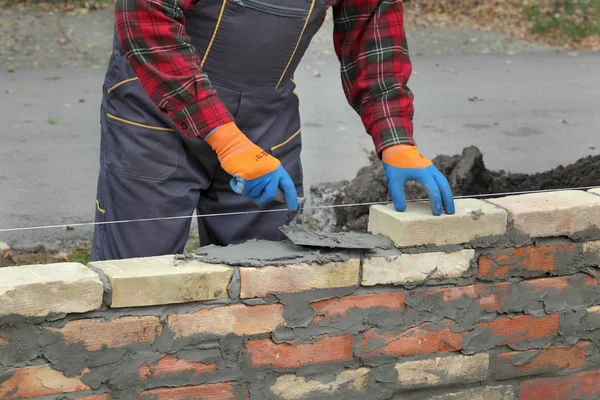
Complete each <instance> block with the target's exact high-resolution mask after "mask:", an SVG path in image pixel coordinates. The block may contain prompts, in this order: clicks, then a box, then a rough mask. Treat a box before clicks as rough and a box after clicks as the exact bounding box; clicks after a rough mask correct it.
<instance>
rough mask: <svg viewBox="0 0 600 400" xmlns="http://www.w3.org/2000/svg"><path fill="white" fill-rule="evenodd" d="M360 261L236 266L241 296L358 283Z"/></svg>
mask: <svg viewBox="0 0 600 400" xmlns="http://www.w3.org/2000/svg"><path fill="white" fill-rule="evenodd" d="M359 270H360V260H359V259H353V260H348V261H345V262H330V263H327V264H304V263H301V264H294V265H287V266H283V267H274V266H269V267H262V268H240V277H241V292H240V297H241V298H243V299H247V298H253V297H265V296H266V295H268V294H269V293H297V292H302V291H306V290H314V289H329V288H340V287H350V286H357V285H358V276H359Z"/></svg>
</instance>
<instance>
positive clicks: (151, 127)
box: [106, 113, 175, 132]
mask: <svg viewBox="0 0 600 400" xmlns="http://www.w3.org/2000/svg"><path fill="white" fill-rule="evenodd" d="M106 116H107V117H108V118H111V119H114V120H117V121H120V122H124V123H126V124H130V125H135V126H139V127H140V128H146V129H154V130H156V131H167V132H175V129H172V128H163V127H161V126H150V125H144V124H140V123H137V122H133V121H129V120H127V119H123V118H119V117H116V116H114V115H112V114H110V113H106Z"/></svg>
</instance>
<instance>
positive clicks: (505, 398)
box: [428, 385, 516, 400]
mask: <svg viewBox="0 0 600 400" xmlns="http://www.w3.org/2000/svg"><path fill="white" fill-rule="evenodd" d="M428 399H429V400H515V399H516V397H515V392H514V390H513V387H512V386H508V385H507V386H486V387H478V388H474V389H467V390H460V391H457V392H455V391H453V392H450V393H445V394H441V395H436V396H432V397H428Z"/></svg>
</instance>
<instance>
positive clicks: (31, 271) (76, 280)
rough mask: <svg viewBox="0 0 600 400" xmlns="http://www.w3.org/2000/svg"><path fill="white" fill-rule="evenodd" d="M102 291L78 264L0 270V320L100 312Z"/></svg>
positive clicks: (28, 266)
mask: <svg viewBox="0 0 600 400" xmlns="http://www.w3.org/2000/svg"><path fill="white" fill-rule="evenodd" d="M103 290H104V287H103V285H102V281H100V278H99V277H98V275H97V274H96V273H94V272H93V271H91V270H90V269H89V268H87V267H85V266H84V265H81V264H78V263H60V264H49V265H26V266H19V267H5V268H2V279H0V316H3V315H10V314H19V315H25V316H46V315H48V314H51V313H83V312H87V311H91V310H95V309H97V308H100V306H101V305H102V292H103Z"/></svg>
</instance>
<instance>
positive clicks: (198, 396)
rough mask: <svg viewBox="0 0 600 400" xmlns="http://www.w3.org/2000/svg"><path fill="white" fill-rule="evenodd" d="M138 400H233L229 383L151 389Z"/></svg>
mask: <svg viewBox="0 0 600 400" xmlns="http://www.w3.org/2000/svg"><path fill="white" fill-rule="evenodd" d="M138 399H140V400H190V399H193V400H235V399H237V397H236V396H235V394H234V393H233V384H232V383H231V382H222V383H210V384H207V385H197V386H182V387H177V388H165V389H153V390H147V391H145V392H142V393H140V394H139V395H138Z"/></svg>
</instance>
